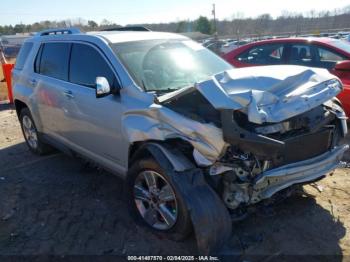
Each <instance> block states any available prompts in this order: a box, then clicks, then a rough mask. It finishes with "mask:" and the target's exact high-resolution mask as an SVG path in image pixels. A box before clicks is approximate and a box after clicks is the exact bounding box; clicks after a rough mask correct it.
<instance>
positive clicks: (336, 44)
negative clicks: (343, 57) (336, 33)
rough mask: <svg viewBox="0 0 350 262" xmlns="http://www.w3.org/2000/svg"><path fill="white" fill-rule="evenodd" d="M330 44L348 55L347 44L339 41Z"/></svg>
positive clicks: (349, 48)
mask: <svg viewBox="0 0 350 262" xmlns="http://www.w3.org/2000/svg"><path fill="white" fill-rule="evenodd" d="M330 44H331V45H333V46H335V47H337V48H339V49H341V50H343V51H345V52H347V53H349V54H350V43H349V42H346V41H341V40H334V41H332V42H330Z"/></svg>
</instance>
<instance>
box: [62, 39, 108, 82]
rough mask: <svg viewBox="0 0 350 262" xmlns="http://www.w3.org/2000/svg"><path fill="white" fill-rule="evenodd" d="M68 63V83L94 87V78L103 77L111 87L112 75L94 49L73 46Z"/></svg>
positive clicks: (81, 45) (84, 46) (86, 46)
mask: <svg viewBox="0 0 350 262" xmlns="http://www.w3.org/2000/svg"><path fill="white" fill-rule="evenodd" d="M70 61H71V62H70V71H69V78H70V82H72V83H75V84H78V85H85V86H89V87H95V83H96V77H98V76H103V77H105V78H107V80H108V82H109V84H110V86H113V84H114V81H115V77H114V74H113V72H112V70H111V68H110V67H109V65H108V64H107V62H106V60H105V59H104V58H103V57H102V56H101V54H100V53H99V52H98V51H97V50H96V49H95V48H93V47H91V46H89V45H85V44H73V48H72V54H71V60H70Z"/></svg>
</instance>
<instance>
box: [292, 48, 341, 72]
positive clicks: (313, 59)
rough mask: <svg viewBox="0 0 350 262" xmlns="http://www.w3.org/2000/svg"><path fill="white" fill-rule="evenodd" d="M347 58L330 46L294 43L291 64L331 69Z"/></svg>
mask: <svg viewBox="0 0 350 262" xmlns="http://www.w3.org/2000/svg"><path fill="white" fill-rule="evenodd" d="M344 59H345V58H344V57H343V56H342V55H340V54H338V53H336V52H334V51H332V50H329V49H328V48H325V47H321V46H318V45H314V44H292V45H291V46H290V54H289V64H293V65H302V66H309V67H319V68H325V69H331V68H333V67H334V66H335V64H336V63H337V62H338V61H342V60H344Z"/></svg>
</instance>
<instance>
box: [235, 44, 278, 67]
mask: <svg viewBox="0 0 350 262" xmlns="http://www.w3.org/2000/svg"><path fill="white" fill-rule="evenodd" d="M284 50H285V47H284V43H269V44H262V45H255V46H253V47H251V48H249V49H248V50H246V51H244V52H242V53H241V54H239V55H237V56H236V57H235V58H234V59H235V60H236V62H237V63H238V64H239V65H240V67H246V66H259V65H279V64H283V63H284V62H285V58H284V57H285V55H284Z"/></svg>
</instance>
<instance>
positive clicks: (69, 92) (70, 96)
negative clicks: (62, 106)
mask: <svg viewBox="0 0 350 262" xmlns="http://www.w3.org/2000/svg"><path fill="white" fill-rule="evenodd" d="M63 94H64V95H65V96H66V97H68V98H74V95H73V92H72V91H70V90H65V91H64V92H63Z"/></svg>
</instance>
